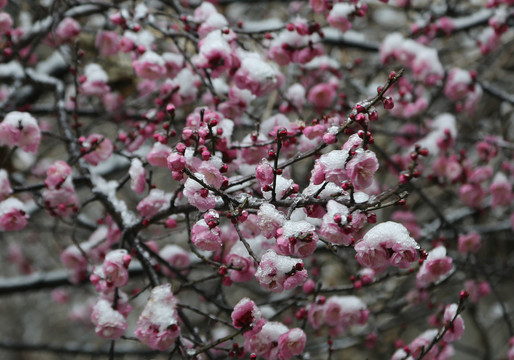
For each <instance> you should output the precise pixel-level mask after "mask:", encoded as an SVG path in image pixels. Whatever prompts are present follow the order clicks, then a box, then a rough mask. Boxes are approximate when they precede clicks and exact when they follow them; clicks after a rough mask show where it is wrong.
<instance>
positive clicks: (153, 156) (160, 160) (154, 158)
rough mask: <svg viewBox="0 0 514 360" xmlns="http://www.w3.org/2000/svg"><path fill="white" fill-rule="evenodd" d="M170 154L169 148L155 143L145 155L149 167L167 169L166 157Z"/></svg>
mask: <svg viewBox="0 0 514 360" xmlns="http://www.w3.org/2000/svg"><path fill="white" fill-rule="evenodd" d="M170 154H171V148H170V147H169V146H167V145H164V144H161V143H160V142H155V143H154V144H153V145H152V148H151V149H150V151H149V152H148V154H146V159H147V160H148V163H149V164H150V165H153V166H158V167H163V168H166V167H168V156H170Z"/></svg>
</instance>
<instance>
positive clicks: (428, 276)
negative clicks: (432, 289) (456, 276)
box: [416, 246, 452, 288]
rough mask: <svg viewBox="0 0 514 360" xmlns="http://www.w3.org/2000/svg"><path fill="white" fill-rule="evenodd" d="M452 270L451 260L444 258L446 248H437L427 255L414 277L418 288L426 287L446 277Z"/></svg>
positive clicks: (447, 257)
mask: <svg viewBox="0 0 514 360" xmlns="http://www.w3.org/2000/svg"><path fill="white" fill-rule="evenodd" d="M451 269H452V258H451V257H449V256H446V248H445V247H444V246H438V247H436V248H434V249H433V250H432V251H430V252H429V253H428V257H427V258H426V259H425V261H424V262H423V264H422V265H421V267H420V269H419V271H418V274H417V275H416V284H417V286H418V287H422V288H423V287H426V286H427V285H429V284H431V283H434V282H436V281H437V280H439V279H441V278H442V277H443V276H445V275H447V274H448V273H449V272H450V271H451Z"/></svg>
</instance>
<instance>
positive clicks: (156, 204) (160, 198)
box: [137, 189, 172, 217]
mask: <svg viewBox="0 0 514 360" xmlns="http://www.w3.org/2000/svg"><path fill="white" fill-rule="evenodd" d="M171 197H172V195H171V194H169V193H165V192H164V191H162V190H160V189H152V190H151V191H150V193H149V194H148V196H146V197H145V198H144V199H143V200H141V201H140V202H139V203H138V204H137V211H139V213H140V214H141V215H142V216H145V217H152V216H154V215H155V214H157V213H158V212H159V211H161V210H164V209H167V208H169V207H170V201H171Z"/></svg>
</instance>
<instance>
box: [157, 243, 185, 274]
mask: <svg viewBox="0 0 514 360" xmlns="http://www.w3.org/2000/svg"><path fill="white" fill-rule="evenodd" d="M159 255H160V256H161V257H162V258H163V259H164V260H166V261H167V262H168V264H170V265H171V266H172V267H173V268H175V269H177V270H180V273H181V274H182V275H186V274H187V273H188V269H187V268H189V266H190V265H191V259H190V257H189V253H188V252H187V251H186V250H184V249H183V248H181V247H180V246H178V245H175V244H168V245H166V246H165V247H163V248H162V249H161V251H159ZM162 272H163V273H164V274H166V275H167V276H170V277H176V274H175V272H173V271H171V270H170V269H169V268H167V267H166V266H163V267H162Z"/></svg>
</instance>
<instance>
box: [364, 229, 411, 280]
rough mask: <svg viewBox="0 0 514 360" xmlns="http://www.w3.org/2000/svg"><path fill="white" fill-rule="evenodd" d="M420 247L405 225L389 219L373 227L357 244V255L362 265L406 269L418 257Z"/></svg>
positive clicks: (375, 268)
mask: <svg viewBox="0 0 514 360" xmlns="http://www.w3.org/2000/svg"><path fill="white" fill-rule="evenodd" d="M418 249H419V245H418V243H417V242H416V241H415V240H414V239H413V238H412V237H411V236H410V235H409V232H408V230H407V229H406V228H405V226H403V225H401V224H398V223H395V222H392V221H387V222H384V223H381V224H378V225H376V226H375V227H373V228H372V229H371V230H369V231H368V232H367V233H366V235H364V237H363V239H362V240H361V241H360V242H358V243H357V245H355V251H356V252H357V254H356V255H355V257H356V258H357V261H358V262H359V263H360V264H361V265H362V266H364V267H369V268H371V269H374V270H381V269H384V268H386V267H387V266H389V265H392V266H396V267H399V268H401V269H405V268H408V267H409V266H410V264H411V263H413V262H414V261H416V260H417V259H418V252H417V250H418Z"/></svg>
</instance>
